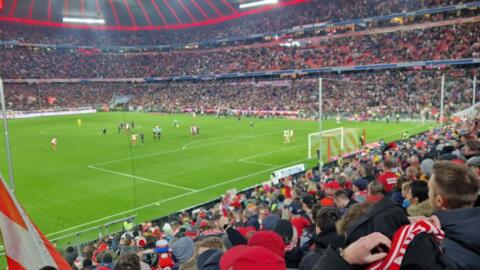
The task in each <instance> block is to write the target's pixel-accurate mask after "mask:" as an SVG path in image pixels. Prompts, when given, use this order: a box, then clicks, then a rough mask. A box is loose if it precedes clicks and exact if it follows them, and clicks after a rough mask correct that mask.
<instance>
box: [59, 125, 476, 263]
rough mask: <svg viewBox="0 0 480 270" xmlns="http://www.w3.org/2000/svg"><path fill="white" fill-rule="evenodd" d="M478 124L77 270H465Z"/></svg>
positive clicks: (426, 138) (253, 193)
mask: <svg viewBox="0 0 480 270" xmlns="http://www.w3.org/2000/svg"><path fill="white" fill-rule="evenodd" d="M479 127H480V120H479V119H478V118H476V119H471V120H466V119H464V120H462V121H459V122H456V123H451V124H449V125H447V126H444V127H443V128H434V129H432V130H430V131H428V132H426V133H423V134H420V135H416V136H413V137H410V138H405V139H404V140H402V141H398V142H395V143H389V144H385V143H383V144H381V145H380V148H372V149H364V150H363V151H362V152H361V153H359V154H357V155H355V156H353V157H349V158H345V159H341V160H339V161H338V162H336V163H334V164H329V165H328V166H326V167H324V169H323V170H322V173H321V174H320V173H319V172H318V170H308V171H306V172H305V173H302V174H299V175H295V176H290V177H287V178H282V179H276V180H272V181H269V182H267V183H264V184H262V185H260V186H257V187H256V188H254V189H253V190H250V191H247V192H245V193H239V194H236V193H233V192H229V193H227V194H226V195H224V196H222V199H221V200H220V202H218V203H215V204H214V205H213V206H209V207H200V208H198V209H196V210H195V211H191V212H183V213H181V214H179V215H175V216H169V217H168V219H163V220H157V221H152V222H146V223H141V224H138V225H135V224H133V222H132V221H131V220H128V221H127V222H125V224H124V227H125V228H124V231H123V232H122V233H119V234H114V235H111V236H108V237H105V238H102V239H101V240H100V241H98V242H94V243H90V244H86V245H84V246H83V247H82V248H81V249H80V250H77V249H75V248H73V247H69V248H67V249H66V251H65V252H64V256H65V257H66V259H67V260H68V261H69V263H71V264H72V266H74V267H75V268H77V269H85V270H87V269H104V270H106V269H115V270H121V269H132V270H133V269H182V270H183V269H200V270H202V269H209V270H213V269H221V270H227V269H267V270H268V269H272V270H273V269H275V270H277V269H278V270H280V269H319V270H320V269H329V270H337V269H338V270H343V269H345V270H347V269H468V270H470V269H476V268H477V267H478V262H479V261H480V256H479V252H480V245H479V243H480V234H479V231H478V224H479V223H480V208H479V207H478V206H479V203H480V200H479V195H480V141H479V138H480V133H479V131H480V130H479Z"/></svg>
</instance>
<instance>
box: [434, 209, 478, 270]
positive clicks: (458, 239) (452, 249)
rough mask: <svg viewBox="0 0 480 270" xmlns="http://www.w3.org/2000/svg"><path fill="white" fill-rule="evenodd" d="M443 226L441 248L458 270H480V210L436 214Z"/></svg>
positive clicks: (461, 210)
mask: <svg viewBox="0 0 480 270" xmlns="http://www.w3.org/2000/svg"><path fill="white" fill-rule="evenodd" d="M434 214H435V215H436V216H437V217H438V218H439V219H440V223H441V224H442V230H443V231H444V232H445V239H444V240H443V241H442V244H441V247H442V249H443V250H444V253H445V255H446V257H447V258H448V259H449V261H450V262H451V263H452V264H453V265H455V266H456V267H457V268H458V269H478V267H479V263H480V208H478V207H475V208H461V209H453V210H444V211H438V212H435V213H434Z"/></svg>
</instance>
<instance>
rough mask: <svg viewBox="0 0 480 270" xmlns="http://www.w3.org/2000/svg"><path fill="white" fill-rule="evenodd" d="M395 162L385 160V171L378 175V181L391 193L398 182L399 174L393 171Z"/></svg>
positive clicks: (386, 191) (385, 190)
mask: <svg viewBox="0 0 480 270" xmlns="http://www.w3.org/2000/svg"><path fill="white" fill-rule="evenodd" d="M394 166H395V165H394V164H393V162H391V161H388V160H387V161H384V162H383V173H382V174H380V175H379V176H378V181H379V182H380V183H381V184H382V185H383V188H384V192H385V193H390V192H392V190H393V188H394V187H395V184H396V183H397V178H398V175H397V174H396V173H395V172H393V171H392V169H395V170H396V168H394Z"/></svg>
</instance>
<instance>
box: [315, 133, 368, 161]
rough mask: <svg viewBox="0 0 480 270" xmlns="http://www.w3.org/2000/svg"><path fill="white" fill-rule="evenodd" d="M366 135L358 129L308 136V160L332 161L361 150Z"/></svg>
mask: <svg viewBox="0 0 480 270" xmlns="http://www.w3.org/2000/svg"><path fill="white" fill-rule="evenodd" d="M364 141H365V134H364V132H362V131H361V130H360V129H356V128H344V127H341V128H335V129H330V130H325V131H323V132H315V133H310V134H308V158H309V159H312V158H320V155H321V158H322V159H323V160H325V159H326V160H327V161H329V160H331V159H332V158H333V157H336V156H339V155H342V154H345V153H351V152H354V151H357V150H359V149H361V147H362V143H363V142H364Z"/></svg>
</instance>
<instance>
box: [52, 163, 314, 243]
mask: <svg viewBox="0 0 480 270" xmlns="http://www.w3.org/2000/svg"><path fill="white" fill-rule="evenodd" d="M304 160H306V158H303V159H300V160H296V161H292V162H288V163H285V164H282V165H278V166H275V167H273V168H269V169H265V170H261V171H258V172H255V173H251V174H247V175H244V176H240V177H237V178H233V179H230V180H227V181H224V182H221V183H217V184H214V185H210V186H207V187H204V188H201V189H198V190H195V191H190V192H187V193H184V194H180V195H176V196H173V197H170V198H167V199H163V200H160V201H157V202H153V203H149V204H145V205H142V206H139V207H136V208H133V209H130V210H126V211H122V212H119V213H116V214H113V215H110V216H106V217H103V218H100V219H96V220H92V221H89V222H87V223H84V224H80V225H77V226H73V227H70V228H67V229H64V230H61V231H58V232H54V233H50V234H47V235H46V236H47V237H50V236H52V235H57V234H60V233H64V232H68V231H71V230H74V229H77V228H81V227H84V226H86V225H90V224H94V223H97V222H100V221H104V220H108V219H111V218H113V217H117V216H122V215H126V214H128V213H131V212H133V211H138V210H141V209H144V208H148V207H151V206H155V205H158V204H162V203H165V202H168V201H171V200H175V199H178V198H183V197H186V196H189V195H192V194H195V193H198V192H203V191H206V190H210V189H213V188H216V187H219V186H222V185H225V184H229V183H232V182H237V181H239V180H242V179H245V178H248V177H252V176H255V175H258V174H262V173H266V172H269V171H271V170H272V169H274V168H281V167H284V166H287V165H290V164H294V163H298V162H300V161H304Z"/></svg>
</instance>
